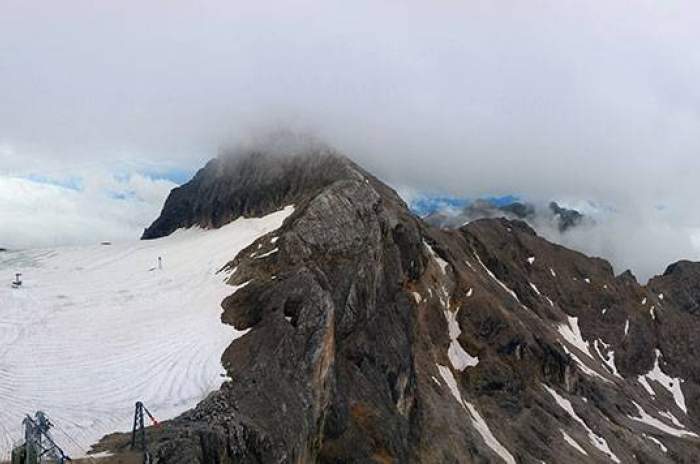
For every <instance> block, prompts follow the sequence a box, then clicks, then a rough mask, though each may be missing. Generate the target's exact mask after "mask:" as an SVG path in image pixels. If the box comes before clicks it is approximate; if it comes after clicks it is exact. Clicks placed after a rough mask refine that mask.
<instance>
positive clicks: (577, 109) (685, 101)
mask: <svg viewBox="0 0 700 464" xmlns="http://www.w3.org/2000/svg"><path fill="white" fill-rule="evenodd" d="M698 15H700V6H699V5H698V4H697V3H696V2H691V1H679V2H675V3H664V4H661V3H657V2H636V3H635V5H633V6H630V4H628V3H623V2H598V1H596V2H591V3H587V4H578V3H577V4H574V3H570V2H554V1H540V2H536V3H535V4H532V3H528V4H525V3H515V4H513V3H509V4H505V3H501V2H469V3H465V4H457V3H444V2H443V3H437V4H436V3H425V2H418V1H408V2H402V3H401V4H396V3H394V2H382V3H379V4H378V3H376V2H369V1H359V2H352V3H350V4H348V3H343V2H319V1H316V0H303V1H302V0H298V1H297V0H294V1H290V2H283V3H282V2H272V1H262V2H256V3H255V4H251V3H247V4H240V3H224V2H218V1H207V2H192V1H186V0H183V1H178V2H175V3H172V2H171V3H168V4H167V8H166V6H165V4H164V3H163V2H154V3H149V4H142V3H137V2H134V1H130V0H127V1H124V2H119V3H118V4H95V3H92V2H85V1H77V0H73V1H68V2H61V3H60V4H46V3H45V2H37V1H31V0H30V1H17V0H9V1H6V2H3V4H2V6H0V43H1V44H3V45H2V46H0V69H2V71H3V72H1V73H0V87H1V88H2V89H4V91H3V94H2V96H1V97H0V188H2V189H3V192H5V197H4V198H3V199H2V200H0V212H2V221H0V247H2V246H3V244H4V243H9V242H11V240H14V237H17V236H19V234H20V233H21V231H23V230H31V231H33V233H32V234H31V237H32V243H35V244H55V243H79V242H85V241H94V240H95V237H96V236H98V235H99V236H100V237H101V238H102V237H106V236H109V235H110V234H112V235H115V236H116V235H118V236H119V237H125V236H131V234H132V233H133V234H134V236H137V235H138V233H139V232H140V231H141V229H142V228H143V227H145V226H146V225H147V224H148V223H149V222H150V220H152V219H153V217H154V215H155V214H157V212H158V210H159V209H160V206H161V204H162V200H163V199H164V195H165V193H167V190H168V188H165V187H172V186H173V185H174V183H175V182H173V181H172V179H159V178H157V177H154V176H149V175H148V173H147V171H148V170H150V169H151V168H153V167H155V168H158V169H160V168H163V167H164V166H167V168H168V169H170V168H174V169H179V170H182V171H185V172H194V171H195V170H196V169H198V168H199V167H201V166H202V165H203V164H204V163H205V162H206V161H207V160H208V159H209V158H211V157H212V156H214V155H215V154H216V153H218V152H219V149H220V147H222V146H229V145H231V144H236V143H238V142H239V141H241V140H243V139H246V138H248V137H249V134H250V133H251V132H252V133H256V132H258V131H259V130H261V129H264V130H267V129H269V128H270V127H273V128H279V127H284V128H289V129H290V130H292V131H301V132H309V133H312V134H314V135H315V136H316V137H318V138H319V139H321V140H324V141H326V142H327V143H328V144H329V145H331V146H334V147H336V148H337V149H338V150H339V151H341V152H343V153H346V154H347V155H349V156H351V157H352V158H353V159H354V160H355V161H357V162H358V163H359V164H360V165H362V166H364V167H365V168H366V169H367V170H369V171H370V172H373V173H375V174H376V175H377V176H378V177H380V178H382V179H383V180H385V181H387V182H389V183H390V184H391V185H393V186H394V187H396V188H397V189H399V190H400V191H401V192H402V193H403V194H404V196H405V197H407V198H408V197H409V196H410V195H416V194H430V195H432V194H434V193H435V194H440V195H452V196H457V197H468V198H481V197H486V196H490V195H509V194H514V195H518V196H519V197H522V198H526V199H529V200H532V201H535V202H548V201H550V200H552V199H555V200H559V201H561V202H563V204H570V205H572V206H575V205H576V204H577V203H585V204H592V205H595V206H596V208H597V209H599V211H597V212H596V214H598V216H599V217H598V218H597V221H596V226H595V227H594V228H592V229H591V230H590V231H587V232H586V233H584V231H583V230H581V231H580V232H579V231H577V232H576V233H571V234H567V235H565V236H562V237H561V238H559V239H558V240H559V241H561V242H562V243H563V244H564V245H567V246H572V247H574V248H577V249H581V250H582V251H585V252H587V253H589V254H595V255H600V256H603V257H606V258H609V259H611V260H612V262H613V263H614V264H615V268H616V270H619V271H622V270H624V269H626V268H631V269H632V270H633V271H634V272H635V273H637V274H638V276H639V277H640V279H644V278H646V277H648V276H649V275H652V274H655V273H660V272H662V271H663V269H664V268H665V266H666V265H667V264H668V263H670V262H672V261H675V260H677V259H680V258H689V259H700V252H699V249H700V243H699V242H700V238H698V237H700V233H699V232H698V231H700V213H698V212H697V200H696V199H697V198H698V197H699V196H700V184H698V182H697V179H696V177H697V172H700V157H699V156H697V154H698V152H700V131H699V130H698V128H699V126H700V114H699V113H698V111H697V108H698V102H700V84H699V83H700V49H698V47H695V46H694V44H696V43H698V42H700V31H698V28H697V27H696V19H697V17H698ZM114 166H129V168H128V169H127V170H126V174H125V175H126V176H127V177H128V178H131V177H132V176H133V177H134V178H137V177H138V176H141V177H142V178H143V179H145V181H144V182H145V184H144V185H142V186H141V187H138V189H142V190H143V191H146V190H148V191H154V192H157V195H147V196H146V197H142V196H140V194H139V193H137V194H136V195H126V196H124V198H113V197H110V194H109V192H110V191H111V187H110V186H109V185H111V184H112V183H113V180H111V179H113V178H114V174H115V173H114V169H115V168H114ZM28 178H31V179H34V180H30V181H27V179H28ZM40 178H49V179H51V180H52V181H59V182H63V181H65V180H66V179H71V178H79V179H80V180H81V182H82V183H84V184H85V185H93V184H94V183H99V184H100V185H105V187H104V188H103V187H99V188H98V189H97V191H99V192H102V193H101V194H99V195H95V194H94V192H95V191H96V190H95V189H90V188H79V189H70V188H64V187H56V188H54V187H51V188H52V189H54V190H56V191H55V192H53V193H52V194H51V196H52V198H54V199H55V200H56V203H57V204H65V205H66V206H65V208H66V210H68V211H70V212H71V214H55V213H56V209H55V208H54V211H49V210H47V209H45V208H39V207H37V206H36V200H37V199H38V198H41V191H43V190H46V189H47V188H48V187H46V186H45V184H43V183H42V182H37V181H36V179H40ZM17 179H21V183H22V187H21V188H19V187H17V184H18V182H19V181H18V180H17ZM104 179H110V180H108V181H105V180H104ZM161 181H162V182H161ZM10 185H11V186H12V188H10V187H9V186H10ZM122 190H128V189H122V187H120V189H119V192H122ZM140 191H141V190H139V192H140ZM411 192H413V193H411ZM105 197H106V198H108V199H109V204H110V205H111V206H110V207H109V208H106V209H103V208H101V207H100V203H99V202H104V201H105V200H104V199H105ZM59 211H60V209H59ZM107 211H113V212H114V214H113V215H109V214H107V216H108V218H107V219H105V218H104V217H103V216H104V214H103V213H106V212H107ZM95 212H100V214H101V215H100V217H99V220H97V219H95V217H96V216H95ZM115 217H118V218H119V219H118V220H114V219H113V218H115ZM110 218H112V219H110ZM68 222H70V224H69V223H68ZM71 224H73V225H75V224H83V226H81V227H74V226H73V225H71ZM124 225H127V226H128V227H124ZM116 228H118V230H119V231H120V232H119V233H118V234H115V233H114V230H115V229H116ZM65 230H69V233H68V232H67V233H66V234H63V233H60V234H59V233H58V231H65ZM579 233H580V234H581V236H580V237H579V236H578V235H577V234H579ZM106 238H109V237H106ZM550 238H552V237H550ZM9 246H13V245H12V243H10V245H9Z"/></svg>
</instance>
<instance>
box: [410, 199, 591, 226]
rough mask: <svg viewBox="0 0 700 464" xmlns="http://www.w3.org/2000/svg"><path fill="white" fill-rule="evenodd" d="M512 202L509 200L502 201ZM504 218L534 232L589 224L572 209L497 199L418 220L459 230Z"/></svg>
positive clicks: (467, 204) (434, 213) (478, 201)
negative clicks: (524, 224)
mask: <svg viewBox="0 0 700 464" xmlns="http://www.w3.org/2000/svg"><path fill="white" fill-rule="evenodd" d="M506 198H509V199H510V198H513V197H506ZM485 218H506V219H519V220H523V221H526V222H527V223H529V224H530V225H531V226H533V227H535V228H537V227H538V225H539V224H542V223H543V222H544V223H547V224H553V225H555V226H556V228H557V229H558V230H559V231H560V232H566V231H567V230H569V229H571V228H573V227H576V226H578V225H580V224H582V223H584V222H586V221H591V219H590V218H587V217H586V216H584V215H583V214H582V213H580V212H578V211H576V210H575V209H570V208H564V207H562V206H560V205H559V204H558V203H557V202H555V201H552V202H550V203H549V204H548V205H547V206H545V207H538V206H536V205H534V204H533V203H527V202H520V201H504V200H503V199H499V200H498V201H494V199H479V200H476V201H474V202H465V205H464V206H463V207H462V208H461V209H460V210H456V209H454V208H442V209H440V210H437V211H434V212H432V213H429V214H426V215H425V216H423V217H422V219H423V220H424V221H426V222H427V223H429V224H431V225H433V226H436V227H451V228H454V227H460V226H463V225H466V224H468V223H470V222H472V221H475V220H477V219H485Z"/></svg>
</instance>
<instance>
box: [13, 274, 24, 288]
mask: <svg viewBox="0 0 700 464" xmlns="http://www.w3.org/2000/svg"><path fill="white" fill-rule="evenodd" d="M21 277H22V274H21V273H20V272H18V273H16V274H15V280H13V281H12V286H13V287H15V288H17V287H20V286H22V279H21Z"/></svg>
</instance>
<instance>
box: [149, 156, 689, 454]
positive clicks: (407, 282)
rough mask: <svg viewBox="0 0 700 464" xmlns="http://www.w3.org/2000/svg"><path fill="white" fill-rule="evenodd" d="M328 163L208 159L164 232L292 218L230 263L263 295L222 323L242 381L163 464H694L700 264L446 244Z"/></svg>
mask: <svg viewBox="0 0 700 464" xmlns="http://www.w3.org/2000/svg"><path fill="white" fill-rule="evenodd" d="M318 156H319V155H313V156H312V157H311V158H309V157H299V158H289V159H285V160H284V163H283V165H282V166H281V167H278V168H275V169H279V170H277V171H275V172H278V173H279V174H278V175H271V176H272V177H269V176H270V175H268V174H265V173H264V172H263V171H264V170H265V169H267V166H268V162H272V161H271V160H270V159H269V158H266V157H264V156H262V157H258V156H253V157H250V158H246V159H244V160H243V161H236V162H233V164H231V165H230V167H228V168H217V169H214V167H209V166H219V164H218V163H222V162H221V161H219V162H216V163H214V164H213V165H212V164H211V163H210V165H208V167H207V168H205V170H204V171H201V172H200V173H199V174H198V176H197V177H196V178H195V180H193V184H192V185H187V186H184V188H183V189H182V191H181V193H175V192H174V193H173V195H172V196H171V199H169V200H168V202H169V204H166V207H165V208H164V213H163V216H161V218H160V219H159V220H158V221H157V223H156V224H154V226H153V227H152V228H151V230H152V232H151V233H152V234H154V235H153V236H157V235H158V233H165V231H167V230H169V229H170V228H172V227H176V228H177V227H181V226H186V225H188V224H190V225H191V224H200V225H205V226H211V227H215V226H217V225H221V223H222V222H221V221H225V220H226V219H225V218H229V219H233V218H234V217H237V215H240V214H264V213H266V212H269V211H272V210H275V209H279V208H281V207H283V206H285V205H286V204H289V203H291V202H293V203H294V204H295V212H294V213H293V214H292V216H290V217H289V218H288V219H287V220H286V221H285V223H284V225H283V226H282V228H281V229H280V230H278V231H276V232H274V236H275V237H278V239H277V241H276V242H275V243H274V247H276V248H278V250H279V251H278V252H277V253H273V254H269V255H265V257H263V258H260V259H258V258H256V255H260V256H263V255H264V254H265V253H267V252H268V251H270V250H271V249H272V248H273V244H271V242H270V238H271V237H270V236H266V237H261V238H260V239H259V240H258V241H256V242H255V243H253V244H252V245H251V246H250V247H249V248H248V249H246V250H243V251H242V252H241V253H239V254H238V256H235V257H232V261H231V263H230V264H229V265H228V266H227V269H228V270H229V271H234V270H235V271H234V272H233V273H232V274H231V277H230V283H231V284H234V285H240V284H242V283H244V282H249V283H248V284H247V285H246V286H245V287H242V288H240V289H239V290H238V291H236V292H235V293H233V294H232V295H231V296H229V297H228V298H226V299H225V300H224V301H223V303H222V307H223V310H224V312H223V315H222V320H223V322H224V323H226V324H231V325H233V326H235V327H236V328H237V329H241V330H242V329H250V331H249V332H248V333H247V334H246V335H244V336H242V337H241V338H239V339H237V340H236V341H234V342H233V343H232V344H231V346H230V347H229V348H228V349H227V350H226V352H225V353H223V355H222V363H223V365H224V366H225V368H226V369H227V371H228V373H229V375H230V377H231V381H228V382H226V383H225V384H224V385H223V387H222V388H221V390H220V391H218V392H215V393H213V394H212V395H210V396H209V397H208V398H207V399H205V400H204V401H202V402H201V403H200V404H199V405H198V406H197V407H196V408H195V409H194V410H192V411H189V412H187V413H185V414H183V415H182V416H180V417H178V418H176V419H174V420H172V421H169V422H167V423H165V424H163V426H161V428H159V429H157V430H155V429H154V430H149V435H150V437H151V442H152V443H154V449H153V453H154V457H155V460H156V462H159V463H178V464H179V463H182V464H184V463H309V462H319V463H355V462H357V463H365V462H378V463H390V462H395V463H409V462H416V463H435V462H440V463H499V462H517V463H528V464H529V463H541V462H543V461H544V462H548V463H604V462H622V463H633V462H643V463H691V462H698V456H700V439H699V438H698V437H697V436H695V435H693V434H700V420H699V419H700V362H698V360H697V358H696V356H695V353H697V352H698V351H696V350H698V349H700V346H697V342H695V339H696V338H698V337H696V336H695V335H694V334H697V333H698V329H700V322H699V321H698V319H697V316H696V315H695V313H694V310H693V308H694V306H692V304H691V302H693V301H695V302H697V301H698V299H697V295H698V294H697V288H698V283H699V282H700V278H699V277H700V276H698V275H697V269H696V267H695V265H685V264H684V265H682V266H676V267H674V268H673V269H671V268H670V269H669V271H667V273H666V274H665V275H664V276H662V277H660V278H658V279H656V280H654V281H652V282H651V283H650V285H649V287H648V288H647V287H643V286H640V285H639V284H638V283H637V282H636V280H635V279H633V278H625V277H615V275H614V274H613V270H612V267H611V266H610V264H608V263H607V262H606V261H604V260H601V259H597V258H589V257H587V256H584V255H583V254H580V253H577V252H574V251H571V250H568V249H566V248H563V247H561V246H557V245H554V244H551V243H549V242H547V241H545V240H543V239H542V238H540V237H538V236H537V235H536V234H535V232H534V231H533V229H532V228H530V227H529V226H528V225H527V224H525V223H524V222H520V221H509V220H506V219H484V220H478V221H474V222H472V223H470V224H468V225H467V226H464V227H461V228H459V229H453V230H440V229H437V228H434V227H431V226H429V225H427V224H425V223H424V222H423V221H421V220H420V219H418V218H416V217H415V216H413V215H412V214H411V213H410V212H409V211H408V209H407V207H406V205H405V204H404V203H403V202H402V201H401V199H400V198H399V197H398V196H397V195H396V194H395V193H394V192H393V191H392V190H391V189H389V188H388V187H386V186H385V185H383V184H382V183H381V182H379V181H377V180H376V179H375V178H373V177H372V176H371V175H369V174H367V173H366V172H364V171H363V170H362V169H360V168H359V167H357V166H355V165H354V164H352V163H351V162H349V161H348V160H346V159H343V158H339V157H333V156H331V155H330V154H328V155H320V157H318ZM309 160H311V161H309ZM277 161H280V160H277ZM307 163H311V164H310V166H311V167H313V166H317V168H316V170H315V171H314V169H313V168H309V165H308V164H307ZM273 164H274V163H273ZM302 166H304V167H303V168H302ZM219 169H223V171H220V170H219ZM228 169H230V171H229V170H228ZM238 169H245V170H246V172H248V173H249V174H250V173H256V174H255V175H254V176H253V178H254V179H258V180H247V177H246V175H243V174H242V173H239V172H238V171H237V170H238ZM302 171H304V172H302ZM223 173H225V174H223ZM288 173H293V175H292V177H291V179H289V180H282V177H284V176H286V175H287V174H288ZM316 175H320V176H321V177H320V178H316V177H315V176H316ZM280 176H281V177H280ZM271 178H274V179H276V181H275V182H268V179H271ZM271 184H274V188H273V192H269V193H265V192H263V190H264V188H266V186H269V185H271ZM242 185H245V187H243V186H242ZM279 185H284V187H279ZM227 188H232V189H233V191H235V195H234V194H229V193H228V191H227V190H226V189H227ZM182 192H184V193H182ZM197 192H202V195H203V196H202V197H201V198H200V197H198V196H197ZM234 197H235V198H234ZM173 198H174V199H173ZM243 198H246V199H248V200H245V201H244V200H243ZM223 199H229V200H230V201H229V200H227V201H223ZM210 200H216V201H215V204H214V205H212V204H210V203H208V202H209V201H210ZM183 205H186V206H183ZM193 205H196V207H194V206H193ZM244 211H246V213H243V212H244ZM661 292H663V293H664V297H661V296H660V294H661ZM657 350H658V352H659V353H661V355H660V357H657V356H658V355H657V354H656V353H657ZM655 364H656V365H657V366H658V367H659V369H661V370H662V372H663V373H665V374H667V375H668V376H669V377H679V378H682V379H683V382H682V383H680V386H679V388H680V391H681V393H682V394H683V398H684V400H685V406H686V409H687V413H686V411H684V410H683V408H682V407H681V405H679V403H678V400H677V397H676V398H674V396H673V389H672V388H671V389H669V388H668V387H669V386H668V385H663V384H661V383H658V382H656V381H655V380H653V379H647V378H646V377H643V378H644V379H647V380H645V382H646V383H647V384H648V385H649V387H650V388H651V390H652V391H653V395H652V394H651V393H650V392H649V391H648V390H647V389H646V387H645V386H644V385H643V383H642V382H640V380H639V377H640V376H644V375H645V374H647V373H648V372H649V371H650V370H653V369H654V368H655ZM639 408H641V410H643V411H644V414H647V415H648V416H649V417H652V418H653V419H654V420H655V421H657V422H654V420H649V419H648V418H647V419H646V420H645V421H643V420H642V413H641V412H640V409H639ZM654 424H655V425H654ZM658 424H662V425H661V426H659V425H658Z"/></svg>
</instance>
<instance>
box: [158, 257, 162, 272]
mask: <svg viewBox="0 0 700 464" xmlns="http://www.w3.org/2000/svg"><path fill="white" fill-rule="evenodd" d="M158 269H163V258H161V257H160V256H158Z"/></svg>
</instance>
